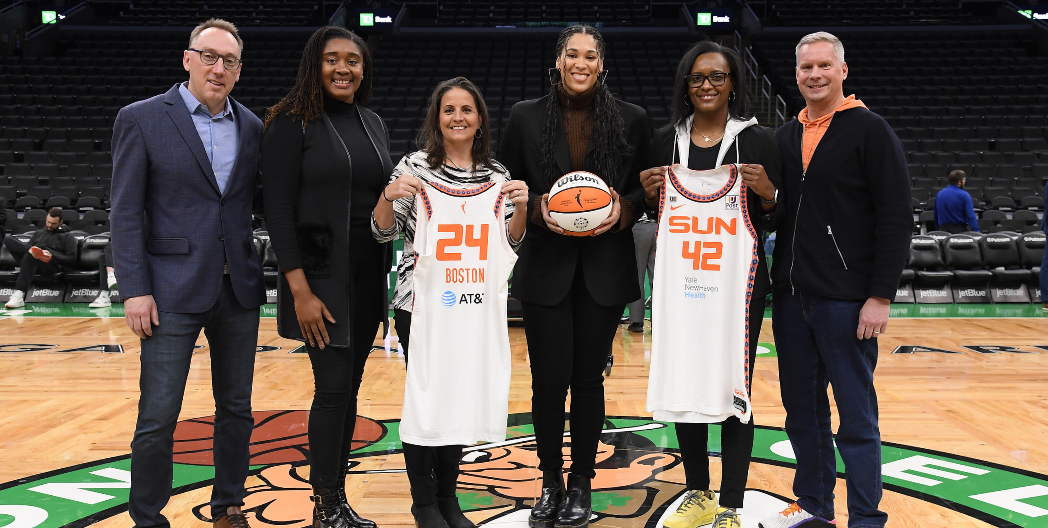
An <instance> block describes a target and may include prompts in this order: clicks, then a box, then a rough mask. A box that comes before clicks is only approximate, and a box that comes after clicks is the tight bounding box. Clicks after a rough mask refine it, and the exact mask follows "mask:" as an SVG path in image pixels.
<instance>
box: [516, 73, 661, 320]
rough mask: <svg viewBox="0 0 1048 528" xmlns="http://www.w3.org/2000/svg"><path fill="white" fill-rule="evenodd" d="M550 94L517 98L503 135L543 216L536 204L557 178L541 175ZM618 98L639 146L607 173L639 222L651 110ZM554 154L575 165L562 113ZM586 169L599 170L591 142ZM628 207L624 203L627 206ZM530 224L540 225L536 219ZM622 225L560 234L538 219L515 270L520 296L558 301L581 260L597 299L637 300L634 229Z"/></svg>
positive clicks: (563, 167) (563, 164)
mask: <svg viewBox="0 0 1048 528" xmlns="http://www.w3.org/2000/svg"><path fill="white" fill-rule="evenodd" d="M549 97H550V95H548V94H547V95H546V96H545V97H542V98H540V99H533V100H530V101H521V102H519V103H517V104H515V105H513V111H512V112H510V116H509V122H508V123H507V124H506V129H505V130H504V131H503V132H502V137H501V138H500V141H499V153H498V160H499V161H500V162H501V163H502V164H503V165H504V166H505V167H506V168H507V169H509V173H510V174H511V175H512V176H513V178H515V179H519V180H524V182H525V183H527V184H528V189H529V191H528V194H529V198H530V200H528V211H527V214H528V218H529V219H532V218H535V216H534V215H535V214H538V215H539V218H541V213H540V212H536V211H535V204H536V199H537V198H538V197H540V196H542V195H543V194H545V193H546V192H548V191H549V185H550V184H549V182H547V181H545V179H544V178H543V177H542V169H541V166H540V164H541V160H542V155H541V152H540V144H541V142H542V125H543V123H544V122H545V119H546V103H547V101H548V100H549ZM616 103H618V106H619V112H621V113H622V119H623V122H624V124H625V128H626V140H627V141H629V143H630V144H631V145H633V148H634V152H633V154H631V155H625V154H623V155H622V167H624V170H625V174H619V175H615V176H614V177H608V176H609V175H601V176H604V177H605V180H610V181H615V182H616V183H615V185H614V188H615V190H616V191H617V192H618V193H619V195H620V200H621V201H622V202H629V207H631V208H632V211H633V221H634V222H636V220H637V218H639V217H640V215H641V213H642V212H643V211H644V188H643V187H641V185H640V172H641V171H642V170H644V169H646V168H648V148H649V146H650V143H651V132H650V130H649V128H648V114H647V112H645V111H644V109H642V108H641V107H639V106H636V105H632V104H629V103H626V102H624V101H616ZM554 159H555V160H556V162H557V168H558V170H559V172H560V173H561V174H567V173H569V172H571V154H570V151H569V150H568V139H567V137H566V136H565V135H564V125H563V121H561V120H560V119H558V120H557V140H556V152H554ZM584 168H585V170H587V171H590V172H596V171H595V169H594V166H593V144H592V143H591V144H590V146H589V149H588V151H587V153H586V159H585V162H584ZM626 207H627V206H626V205H625V204H623V210H625V209H626ZM540 221H541V220H540ZM531 224H532V225H533V226H534V225H535V222H531ZM631 225H632V224H631ZM627 227H629V226H627ZM615 229H616V228H613V230H612V231H608V232H607V233H604V234H602V235H600V236H597V237H573V236H566V235H558V234H557V233H554V232H552V231H550V230H549V229H547V228H546V224H545V223H544V222H543V223H540V224H538V229H535V228H532V229H528V235H527V236H526V237H524V241H523V243H522V244H521V247H520V250H519V251H518V252H517V264H516V266H515V267H514V269H513V277H512V279H511V285H512V287H513V297H514V298H516V299H518V300H520V301H521V302H528V303H534V304H541V305H547V306H551V305H554V304H557V303H558V302H560V301H561V300H562V299H563V298H564V296H565V295H567V293H568V291H569V290H570V288H571V282H572V279H573V278H574V276H575V268H576V266H577V265H578V264H579V262H580V261H581V265H582V270H583V275H584V276H585V278H586V287H587V289H588V290H589V293H590V295H591V296H592V297H593V300H595V301H597V303H598V304H601V305H603V306H615V305H620V304H627V303H630V302H633V301H635V300H637V299H638V298H639V297H640V295H641V292H640V286H639V285H638V283H637V256H636V255H635V254H634V247H633V232H632V230H631V229H628V228H627V229H621V230H618V231H614V230H615Z"/></svg>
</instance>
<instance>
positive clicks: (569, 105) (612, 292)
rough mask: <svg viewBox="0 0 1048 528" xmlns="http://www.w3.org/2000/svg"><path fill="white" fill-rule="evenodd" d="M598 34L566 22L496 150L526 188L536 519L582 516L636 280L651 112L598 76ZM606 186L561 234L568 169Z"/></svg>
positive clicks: (522, 287)
mask: <svg viewBox="0 0 1048 528" xmlns="http://www.w3.org/2000/svg"><path fill="white" fill-rule="evenodd" d="M605 49H606V47H605V45H604V39H603V38H602V37H601V35H600V33H599V32H598V31H597V30H595V29H593V28H592V27H588V26H571V27H568V28H566V29H564V30H563V31H562V32H561V33H560V37H559V38H558V39H557V45H556V51H557V62H556V67H555V68H551V69H550V74H551V75H550V76H551V79H550V82H551V84H552V85H553V88H552V89H551V90H550V93H549V94H548V95H546V96H545V97H542V98H541V99H536V100H531V101H523V102H520V103H517V104H516V105H514V106H513V111H512V113H511V114H510V117H509V123H508V124H507V125H506V130H505V132H504V133H503V135H502V139H501V141H500V148H499V159H500V160H501V161H502V163H503V164H504V165H505V166H506V168H507V169H509V172H510V174H513V175H514V177H516V178H519V179H521V180H524V181H525V182H526V183H527V185H528V188H529V189H530V192H529V200H528V206H527V215H528V222H529V223H530V224H531V225H532V227H534V229H530V230H529V231H528V236H527V237H526V238H525V239H524V242H523V244H522V245H521V248H520V251H519V252H518V259H517V264H516V267H515V268H514V270H513V279H512V286H513V296H514V297H515V298H517V299H518V300H520V302H521V305H522V308H523V311H524V332H525V335H526V336H527V340H528V355H529V357H530V359H531V375H532V400H531V401H532V416H533V419H534V426H535V436H536V442H537V443H538V457H539V469H541V470H542V496H541V497H540V498H539V500H538V502H537V503H536V505H535V507H534V508H533V509H532V510H531V517H530V519H529V524H530V525H531V526H532V527H533V528H552V527H554V526H556V527H557V528H584V527H585V526H587V525H588V524H589V518H590V514H591V513H592V506H591V502H590V480H591V479H592V478H593V477H594V476H595V475H596V473H595V471H594V469H593V466H594V463H595V459H596V454H597V443H598V441H599V440H600V434H601V429H603V426H604V377H603V372H604V367H605V365H606V363H607V356H608V351H609V350H611V346H612V342H613V340H614V338H615V331H616V329H617V328H618V324H619V318H620V317H621V316H622V311H623V309H624V308H625V307H626V303H629V302H631V301H633V300H635V299H637V298H638V297H640V295H641V292H640V288H639V287H638V284H637V260H636V256H635V254H634V253H635V251H634V246H633V232H632V229H631V228H632V227H633V224H634V223H635V222H636V221H637V218H639V217H640V215H641V213H642V212H643V207H644V190H643V189H642V188H641V185H640V179H639V174H640V171H641V170H643V169H644V168H645V167H647V166H648V146H649V142H650V133H649V130H648V116H647V113H645V112H644V110H643V109H641V108H640V107H638V106H634V105H632V104H629V103H626V102H623V101H619V100H616V99H615V98H614V97H613V96H612V95H611V92H610V91H609V90H608V88H607V86H605V84H604V78H605V77H606V76H607V75H608V72H607V71H606V70H604V53H605ZM578 170H584V171H588V172H592V173H594V174H596V175H597V176H598V177H600V178H601V179H603V180H604V182H605V183H607V184H608V187H609V188H611V195H612V199H613V202H612V209H611V215H610V216H609V217H608V219H607V220H605V221H604V222H603V223H602V224H601V225H600V226H599V227H598V228H597V230H596V231H595V232H594V235H593V236H589V237H574V236H567V235H566V234H565V232H564V230H563V229H561V228H560V227H558V226H557V224H556V222H554V221H553V219H552V218H551V217H550V215H549V211H548V206H547V200H548V197H549V195H548V191H547V189H550V188H551V187H552V185H553V183H554V182H555V181H556V180H557V179H558V178H560V177H561V176H563V175H564V174H566V173H568V172H571V171H578ZM569 387H570V389H571V417H570V420H571V472H570V474H569V476H568V486H567V490H565V487H564V477H563V475H562V467H563V465H564V459H563V455H562V448H563V443H564V419H565V416H564V403H565V401H566V399H567V395H568V389H569Z"/></svg>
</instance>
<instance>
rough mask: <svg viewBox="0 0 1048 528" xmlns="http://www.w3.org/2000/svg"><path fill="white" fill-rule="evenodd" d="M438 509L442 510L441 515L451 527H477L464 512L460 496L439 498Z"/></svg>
mask: <svg viewBox="0 0 1048 528" xmlns="http://www.w3.org/2000/svg"><path fill="white" fill-rule="evenodd" d="M437 509H439V510H440V516H441V517H443V518H444V521H445V522H447V523H448V526H449V527H451V528H477V525H475V524H473V521H471V520H469V519H467V518H466V516H465V515H463V514H462V508H460V507H459V500H458V497H445V498H443V499H437Z"/></svg>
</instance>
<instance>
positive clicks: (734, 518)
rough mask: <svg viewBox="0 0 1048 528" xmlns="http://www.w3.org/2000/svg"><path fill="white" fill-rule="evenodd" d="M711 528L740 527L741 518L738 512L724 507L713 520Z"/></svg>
mask: <svg viewBox="0 0 1048 528" xmlns="http://www.w3.org/2000/svg"><path fill="white" fill-rule="evenodd" d="M713 528H742V520H741V519H739V514H738V513H735V512H733V511H731V510H728V509H725V510H723V511H721V512H720V513H718V514H717V518H716V519H714V520H713Z"/></svg>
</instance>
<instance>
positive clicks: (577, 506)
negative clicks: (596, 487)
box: [553, 473, 593, 528]
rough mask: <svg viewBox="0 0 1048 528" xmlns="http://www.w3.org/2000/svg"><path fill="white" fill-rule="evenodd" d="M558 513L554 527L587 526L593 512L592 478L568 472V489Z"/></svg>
mask: <svg viewBox="0 0 1048 528" xmlns="http://www.w3.org/2000/svg"><path fill="white" fill-rule="evenodd" d="M566 495H567V496H566V497H565V499H564V506H561V508H560V513H559V514H558V515H557V522H556V523H554V525H553V526H554V528H586V527H587V526H589V522H590V516H591V515H592V514H593V500H592V499H593V497H592V496H591V494H590V479H589V477H584V476H582V475H576V474H574V473H570V474H568V491H567V494H566Z"/></svg>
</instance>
